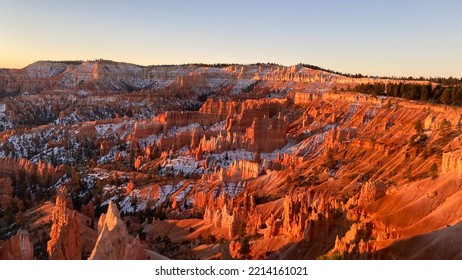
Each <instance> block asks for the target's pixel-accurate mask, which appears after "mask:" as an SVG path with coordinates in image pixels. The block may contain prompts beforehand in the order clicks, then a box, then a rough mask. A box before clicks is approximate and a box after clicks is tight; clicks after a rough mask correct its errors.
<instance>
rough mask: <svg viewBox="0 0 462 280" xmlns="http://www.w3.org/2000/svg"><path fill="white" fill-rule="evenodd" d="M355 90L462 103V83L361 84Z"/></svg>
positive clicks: (436, 101)
mask: <svg viewBox="0 0 462 280" xmlns="http://www.w3.org/2000/svg"><path fill="white" fill-rule="evenodd" d="M353 91H356V92H361V93H368V94H372V95H385V96H395V97H401V98H405V99H408V100H422V101H430V102H435V103H441V104H446V105H459V106H460V105H462V85H460V84H455V85H449V86H442V85H437V86H436V87H432V86H431V85H430V84H427V85H418V84H410V83H398V84H391V83H388V84H384V83H375V84H359V85H357V86H355V87H354V88H353Z"/></svg>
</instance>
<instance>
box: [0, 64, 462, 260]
mask: <svg viewBox="0 0 462 280" xmlns="http://www.w3.org/2000/svg"><path fill="white" fill-rule="evenodd" d="M375 82H383V83H398V82H403V81H398V80H383V79H373V78H351V77H344V76H340V75H337V74H332V73H328V72H323V71H319V70H312V69H309V68H306V67H302V66H292V67H283V66H275V65H245V66H242V65H225V66H224V65H219V66H204V65H184V66H152V67H141V66H136V65H131V64H125V63H116V62H109V61H95V62H74V63H69V62H67V63H52V62H37V63H34V64H32V65H30V66H28V67H26V68H24V69H19V70H10V69H2V70H0V96H2V97H1V99H0V103H2V104H5V107H6V110H5V112H4V113H2V114H1V116H0V131H1V132H0V206H1V207H0V225H1V226H0V238H1V241H0V259H165V258H173V259H460V258H461V257H462V247H461V246H462V245H460V244H462V243H461V242H460V236H459V235H460V234H459V232H460V230H459V228H460V227H461V223H460V221H461V219H462V210H460V207H459V205H460V201H462V192H461V191H462V187H461V186H462V177H461V174H462V171H461V170H462V163H461V158H462V152H461V151H462V150H461V143H462V141H461V138H460V136H461V130H460V121H461V115H462V109H460V108H457V107H449V106H443V105H435V104H430V103H425V102H412V101H406V100H403V99H399V98H393V97H382V96H371V95H364V94H359V93H354V92H350V91H349V89H350V88H352V87H353V86H354V85H355V84H359V83H375ZM405 82H406V83H425V82H424V81H405Z"/></svg>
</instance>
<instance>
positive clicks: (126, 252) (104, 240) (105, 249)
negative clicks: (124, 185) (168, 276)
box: [88, 201, 146, 260]
mask: <svg viewBox="0 0 462 280" xmlns="http://www.w3.org/2000/svg"><path fill="white" fill-rule="evenodd" d="M142 252H143V251H142V249H141V247H140V242H139V238H136V239H135V240H134V241H133V242H130V236H129V234H128V231H127V227H126V225H125V223H124V221H122V219H121V218H120V214H119V210H118V209H117V206H116V204H114V203H113V202H112V201H110V202H109V205H108V210H107V213H106V214H102V215H101V217H100V218H99V221H98V239H97V240H96V244H95V248H94V249H93V251H92V252H91V255H90V257H89V258H88V259H89V260H125V259H145V258H146V256H143V254H142Z"/></svg>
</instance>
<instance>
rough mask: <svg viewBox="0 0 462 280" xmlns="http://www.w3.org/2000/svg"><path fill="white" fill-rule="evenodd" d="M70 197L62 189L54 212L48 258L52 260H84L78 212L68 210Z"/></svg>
mask: <svg viewBox="0 0 462 280" xmlns="http://www.w3.org/2000/svg"><path fill="white" fill-rule="evenodd" d="M67 201H68V196H67V192H66V191H65V190H64V188H61V189H60V190H59V192H58V196H57V197H56V205H55V209H54V210H53V216H52V223H53V224H52V226H51V232H50V238H51V239H50V241H48V245H47V251H48V256H49V258H50V259H52V260H80V259H81V258H82V254H81V248H82V237H81V229H80V227H81V225H80V221H79V220H78V218H77V213H76V211H71V210H69V209H68V208H67Z"/></svg>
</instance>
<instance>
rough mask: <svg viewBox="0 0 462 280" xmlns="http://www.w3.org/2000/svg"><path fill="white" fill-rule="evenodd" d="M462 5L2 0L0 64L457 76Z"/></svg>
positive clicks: (391, 0)
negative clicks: (238, 66)
mask: <svg viewBox="0 0 462 280" xmlns="http://www.w3.org/2000/svg"><path fill="white" fill-rule="evenodd" d="M461 12H462V1H459V0H454V1H450V0H441V1H426V0H421V1H416V0H404V1H403V0H400V1H397V0H383V1H382V0H378V1H373V0H369V1H362V0H343V1H340V0H328V1H321V0H316V1H311V0H306V1H301V0H300V1H299V0H281V1H273V0H265V1H263V0H261V1H260V0H233V1H231V0H229V1H224V0H222V1H220V0H194V1H193V0H169V1H167V0H165V1H157V0H151V1H142V0H131V1H129V0H125V1H122V0H111V1H103V0H80V1H77V0H74V1H69V0H41V1H36V0H30V1H26V0H0V68H22V67H25V66H26V65H28V64H30V63H32V62H34V61H37V60H92V59H98V58H103V59H110V60H114V61H123V62H130V63H136V64H140V65H157V64H183V63H198V62H201V63H255V62H273V63H278V64H282V65H294V64H298V63H306V64H312V65H317V66H321V67H323V68H328V69H332V70H336V71H340V72H347V73H362V74H369V75H381V76H383V75H386V76H416V77H418V76H426V77H429V76H433V77H436V76H439V77H448V76H454V77H462V14H461Z"/></svg>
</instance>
